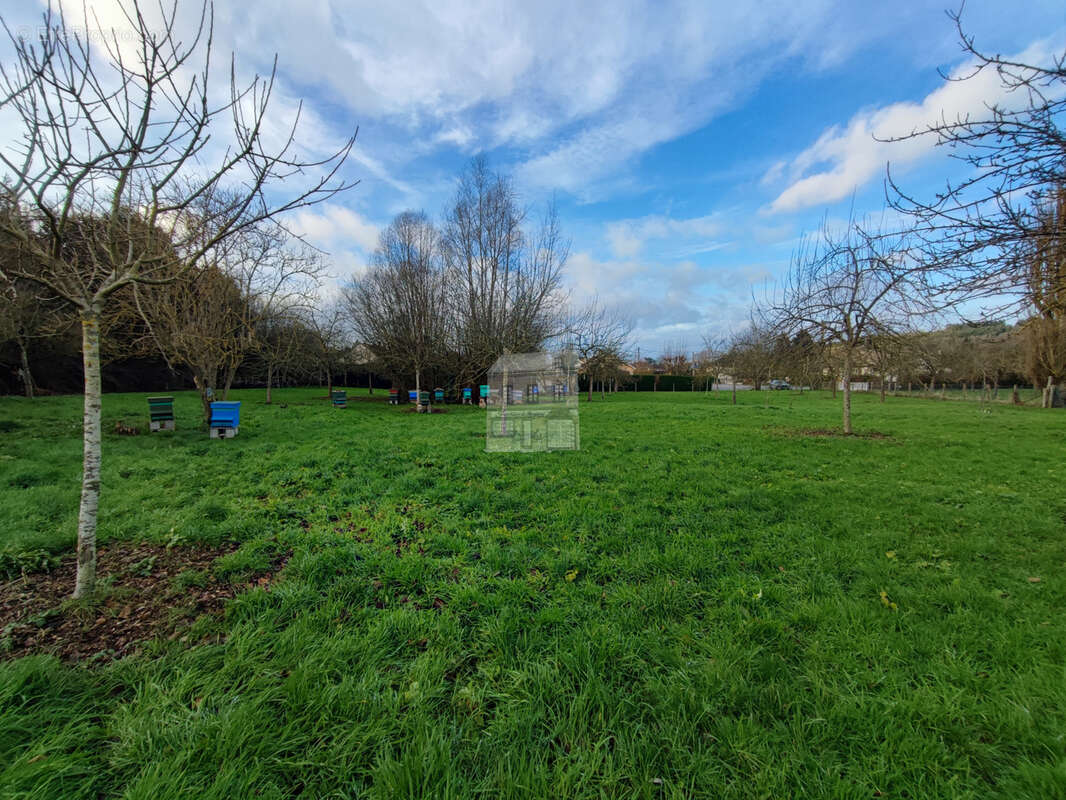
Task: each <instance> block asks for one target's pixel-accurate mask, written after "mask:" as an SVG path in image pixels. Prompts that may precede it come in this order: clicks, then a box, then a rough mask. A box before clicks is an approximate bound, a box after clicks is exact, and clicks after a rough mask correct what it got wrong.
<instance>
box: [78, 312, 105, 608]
mask: <svg viewBox="0 0 1066 800" xmlns="http://www.w3.org/2000/svg"><path fill="white" fill-rule="evenodd" d="M81 330H82V363H83V365H84V368H85V416H84V420H83V422H82V438H83V447H84V457H83V465H82V480H81V507H80V509H79V511H78V574H77V578H76V580H75V584H74V597H76V598H81V597H88V596H90V595H91V594H92V593H93V591H94V590H95V588H96V520H97V512H98V510H99V507H100V451H101V431H100V428H101V422H100V405H101V403H100V394H101V386H100V315H99V311H98V310H97V309H90V310H89V311H85V312H83V313H82V319H81Z"/></svg>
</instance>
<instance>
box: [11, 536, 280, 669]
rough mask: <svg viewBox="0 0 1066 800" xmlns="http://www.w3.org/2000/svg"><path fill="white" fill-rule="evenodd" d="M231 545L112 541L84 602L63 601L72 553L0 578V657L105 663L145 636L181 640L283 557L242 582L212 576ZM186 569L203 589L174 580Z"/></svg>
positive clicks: (265, 578) (265, 577)
mask: <svg viewBox="0 0 1066 800" xmlns="http://www.w3.org/2000/svg"><path fill="white" fill-rule="evenodd" d="M237 547H238V545H237V544H226V545H223V546H221V547H172V548H167V547H164V546H162V545H154V544H136V543H114V544H112V545H110V546H108V547H106V548H103V549H101V550H100V551H99V553H98V554H97V580H98V581H101V582H102V583H103V584H104V585H105V586H107V585H108V583H109V581H108V578H109V577H110V578H113V581H110V586H109V588H107V589H106V590H105V593H104V594H103V596H102V597H101V598H100V599H99V600H98V601H97V602H95V603H93V604H91V605H87V604H81V603H76V602H73V601H70V593H71V591H73V588H74V577H75V573H76V569H77V561H76V558H75V557H74V555H69V556H66V557H64V558H63V559H62V561H60V563H59V565H58V566H57V567H55V568H54V569H52V570H49V571H48V572H35V573H29V574H25V575H23V576H22V577H20V578H17V579H16V580H12V581H5V582H4V583H0V658H19V657H21V656H26V655H30V654H32V653H52V654H53V655H55V656H57V657H58V658H59V659H61V660H63V661H67V662H78V661H86V660H89V659H92V660H93V661H94V662H99V661H109V660H113V659H119V658H123V657H125V656H127V655H131V654H134V653H136V652H137V651H138V650H139V649H140V645H141V644H142V643H144V642H145V641H147V640H150V639H155V638H157V637H166V638H168V639H172V640H173V639H180V638H182V635H183V633H184V631H185V630H186V629H188V628H189V626H190V625H192V623H193V622H194V621H195V620H196V619H197V618H198V617H200V616H201V615H203V614H220V613H221V612H222V609H223V607H224V606H225V604H226V601H228V600H229V599H230V598H232V597H233V596H234V595H236V594H237V593H238V592H240V591H242V590H244V589H246V588H250V587H253V586H264V585H267V584H269V583H270V582H271V580H272V579H273V577H274V575H275V574H276V573H277V572H278V571H279V570H280V569H281V568H282V567H283V566H284V563H285V561H287V560H288V556H287V555H286V556H283V557H280V558H278V559H276V561H275V562H274V563H273V564H272V565H271V569H270V571H268V572H264V573H259V574H257V575H253V576H252V578H251V580H250V581H249V582H246V583H239V584H235V583H231V582H229V581H225V580H220V579H218V578H217V577H216V576H214V575H213V574H211V573H210V571H209V568H210V566H211V564H212V562H214V560H215V559H216V558H218V557H219V556H222V555H225V554H227V553H231V552H233V551H234V550H236V549H237ZM189 570H197V571H200V570H202V571H204V572H205V574H204V575H203V576H202V578H201V579H200V580H198V581H196V582H195V583H202V584H203V585H202V586H201V585H187V586H180V585H179V584H178V582H176V581H175V580H174V578H176V577H177V576H178V575H179V574H180V573H182V572H186V571H189ZM198 577H200V576H198ZM190 583H192V582H190ZM182 640H183V641H184V639H182Z"/></svg>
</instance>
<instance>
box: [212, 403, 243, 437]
mask: <svg viewBox="0 0 1066 800" xmlns="http://www.w3.org/2000/svg"><path fill="white" fill-rule="evenodd" d="M240 424H241V404H240V403H239V402H234V403H231V402H223V401H218V402H214V403H212V404H211V438H212V439H232V438H233V437H234V436H236V435H237V429H238V428H239V427H240Z"/></svg>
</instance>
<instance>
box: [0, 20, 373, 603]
mask: <svg viewBox="0 0 1066 800" xmlns="http://www.w3.org/2000/svg"><path fill="white" fill-rule="evenodd" d="M119 8H120V9H121V12H122V14H123V17H124V27H125V28H126V30H124V31H122V32H118V31H114V30H111V31H102V34H103V35H102V36H94V37H92V39H91V40H90V39H88V38H87V37H86V36H85V35H83V32H84V31H88V30H96V31H99V30H100V28H101V26H100V24H99V22H98V21H97V20H95V19H94V18H92V17H90V14H89V11H88V10H86V11H85V12H84V17H83V19H82V20H80V24H77V23H76V24H73V25H70V24H68V22H67V19H66V18H65V16H64V15H63V12H62V11H60V12H58V13H54V12H53V11H52V10H49V11H47V12H45V14H44V18H43V25H42V27H41V28H40V31H39V37H38V38H36V39H29V38H25V37H22V36H15V35H13V36H11V47H12V59H13V62H12V63H10V64H8V65H7V66H5V67H4V69H3V72H2V74H0V105H2V107H3V108H4V109H5V110H6V111H7V112H8V113H9V114H10V115H11V116H12V117H13V118H14V119H15V120H17V122H18V124H19V125H20V128H21V132H20V136H19V137H18V138H17V139H16V140H14V141H11V142H9V143H6V144H5V145H4V146H3V147H0V163H2V164H3V167H4V169H5V170H7V171H8V173H9V183H8V184H7V185H5V186H4V189H3V191H4V195H5V197H4V200H5V206H6V207H7V208H8V209H10V210H9V212H8V213H4V214H3V215H0V234H2V235H3V237H5V239H7V240H8V243H9V244H13V245H15V246H17V247H21V248H22V249H23V250H24V251H25V252H26V253H27V254H28V256H29V257H31V258H32V260H33V261H35V262H36V263H37V264H39V265H40V268H39V269H35V270H34V272H33V274H20V273H19V272H17V271H16V273H15V274H16V276H17V277H26V278H29V279H31V280H36V281H38V282H39V283H41V284H43V285H45V286H47V287H48V288H49V289H51V290H52V291H54V292H55V293H56V294H58V295H59V296H61V297H63V298H64V299H65V300H67V301H68V302H70V303H71V304H72V305H73V306H74V307H75V308H76V309H77V311H78V314H79V317H80V319H81V325H82V358H83V362H84V373H85V413H84V425H83V428H84V462H83V475H82V491H81V505H80V511H79V516H78V547H77V555H78V569H77V579H76V583H75V588H74V595H75V597H84V596H87V595H89V594H91V593H92V592H93V590H94V587H95V581H96V521H97V514H98V509H99V500H100V463H101V425H100V418H101V408H100V406H101V398H100V391H101V390H100V321H101V317H102V315H103V314H104V312H105V309H106V308H107V306H108V304H109V302H110V300H111V298H112V296H113V295H114V294H115V293H116V292H118V291H120V290H121V289H123V288H124V287H127V286H129V285H131V284H134V283H139V284H151V283H153V282H160V281H163V282H165V281H170V280H173V279H174V277H175V276H176V274H178V273H180V271H181V270H182V269H192V268H194V267H195V266H196V265H198V264H200V263H202V262H203V261H204V260H205V259H206V258H207V256H208V255H209V254H210V253H211V252H212V251H213V250H214V249H215V248H216V247H218V246H220V245H221V244H222V243H223V242H224V241H225V240H226V239H227V238H228V237H230V236H231V235H233V234H234V233H236V232H237V231H239V230H241V229H242V228H244V227H247V226H249V225H254V224H256V223H258V222H261V221H263V220H266V219H270V218H273V217H275V216H276V215H278V214H281V213H283V212H284V211H286V210H289V209H293V208H298V207H301V206H306V205H308V204H310V203H314V202H317V201H321V200H325V199H327V198H329V197H332V196H334V195H335V194H336V193H337V192H339V191H341V190H343V189H345V188H347V187H348V185H349V184H347V183H345V182H343V181H341V180H338V178H339V169H340V167H341V166H342V164H343V163H344V161H345V158H346V156H347V154H348V152H349V150H350V148H351V146H352V144H353V143H354V135H353V136H352V137H351V138H350V139H349V140H348V141H347V142H345V143H344V145H343V146H341V147H340V149H339V150H338V151H337V152H336V153H334V154H333V155H332V156H330V157H328V158H326V159H325V160H322V161H319V162H317V163H308V162H306V161H304V160H302V159H301V158H299V157H298V156H296V155H295V149H294V148H295V134H296V124H297V123H296V122H294V123H293V126H292V129H291V130H290V131H289V133H288V135H286V136H283V137H282V139H281V142H282V143H281V144H280V145H279V146H278V147H276V148H274V149H269V148H268V147H267V146H266V145H265V143H264V139H265V137H264V134H263V131H264V125H265V123H266V122H267V115H268V107H269V102H270V98H271V94H272V90H273V86H274V79H275V73H274V72H273V71H272V72H271V74H270V75H269V76H267V77H266V78H265V79H264V78H260V77H258V76H257V77H255V78H253V79H252V80H251V81H250V82H249V83H248V84H246V85H243V86H241V85H239V84H238V83H237V81H236V78H235V77H231V84H230V87H229V88H230V91H229V92H228V93H227V94H226V96H225V99H223V100H222V101H220V102H216V101H215V96H214V94H213V93H212V92H211V91H210V86H209V78H210V75H211V61H210V55H211V35H212V22H213V20H212V12H211V7H210V6H209V5H207V4H206V3H205V4H202V5H199V6H197V12H196V14H195V15H194V16H193V18H192V20H193V31H194V32H193V35H191V36H188V37H185V36H182V35H180V34H179V33H178V31H179V28H180V27H182V24H183V22H184V21H185V17H183V16H182V15H181V14H179V10H180V9H181V8H182V7H181V6H179V4H178V3H176V2H175V3H174V4H173V5H170V6H169V7H159V8H158V11H159V14H158V15H157V18H155V19H149V16H147V15H146V13H145V9H144V8H143V7H142V6H141V5H140V3H139V2H138V0H126V2H124V3H120V5H119ZM155 10H156V7H153V11H155ZM230 74H231V76H235V75H236V69H235V68H234V69H232V70H231V73H230ZM212 85H213V84H212ZM297 121H298V117H297ZM209 140H210V141H212V142H214V141H220V142H228V143H229V146H228V147H227V148H226V149H224V150H222V151H218V152H215V151H214V150H212V149H209V148H208V142H209ZM227 185H228V186H237V187H239V189H238V190H237V191H235V192H234V193H233V194H232V195H231V201H230V202H228V203H222V204H219V205H218V206H215V207H214V208H213V211H212V218H210V219H207V220H204V219H200V218H195V215H192V214H191V213H190V212H191V209H192V208H193V206H194V205H195V204H196V203H197V201H198V200H199V199H200V198H202V197H204V196H206V195H208V194H210V193H212V192H213V191H215V190H216V189H219V188H221V187H223V186H227ZM268 187H274V189H275V190H276V191H272V192H271V193H270V194H269V195H268V194H267V192H266V191H265V190H266V189H267V188H268ZM84 219H92V220H98V221H99V224H89V225H86V224H79V220H84ZM203 224H207V225H208V226H209V228H210V230H212V231H213V232H212V234H211V235H210V236H207V237H204V236H201V235H199V229H200V226H201V225H203ZM82 237H88V238H89V239H90V241H87V242H86V241H81V242H78V241H76V240H78V239H79V238H82ZM73 245H77V246H73ZM4 269H5V270H6V269H7V266H6V264H5V266H4Z"/></svg>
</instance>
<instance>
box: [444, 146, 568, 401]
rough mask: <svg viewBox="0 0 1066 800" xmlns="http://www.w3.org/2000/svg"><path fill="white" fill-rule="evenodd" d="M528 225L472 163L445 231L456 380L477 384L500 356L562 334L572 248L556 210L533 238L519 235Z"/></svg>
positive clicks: (507, 185)
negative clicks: (563, 290) (565, 278)
mask: <svg viewBox="0 0 1066 800" xmlns="http://www.w3.org/2000/svg"><path fill="white" fill-rule="evenodd" d="M525 217H526V214H525V211H524V210H523V209H522V208H521V207H520V206H519V203H518V196H517V194H516V192H515V190H514V187H513V185H512V183H511V181H510V180H509V179H508V178H506V177H504V176H502V175H498V174H495V173H493V172H491V171H490V170H489V168H488V165H487V164H486V162H485V160H484V159H482V158H478V159H475V160H474V161H473V162H472V163H471V165H470V167H469V168H468V169H467V170H466V171H465V172H464V173H463V175H462V176H461V177H460V180H459V186H458V188H457V190H456V194H455V198H454V200H453V201H452V203H451V205H450V207H449V209H448V211H447V214H446V216H445V220H444V225H443V230H442V242H443V246H444V256H445V259H446V264H447V266H448V270H449V277H448V285H449V295H450V298H451V303H450V310H451V314H452V318H453V319H454V321H455V334H454V336H455V341H456V349H457V354H458V362H459V372H460V375H459V377H460V380H463V381H472V380H476V379H477V378H478V377H480V376H481V375H483V374H484V373H485V371H486V370H487V369H488V368H489V367H490V366H491V365H492V363H493V362H494V361H495V360H496V359H497V358H498V357H499V356H500V354H501V353H503V352H504V351H510V352H512V353H520V352H526V351H531V350H535V349H537V348H538V347H540V346H541V345H542V344H543V343H544V342H545V341H546V340H548V339H550V338H552V337H553V336H556V335H558V334H560V333H562V331H563V329H564V326H565V319H564V315H563V301H564V298H563V297H562V295H561V291H560V288H561V276H562V269H563V266H564V265H565V263H566V259H567V255H568V252H569V243H568V242H566V241H565V239H564V238H563V236H562V234H561V232H560V229H559V224H558V218H557V215H556V212H555V207H554V204H552V205H549V207H548V209H547V212H546V214H545V217H544V219H543V221H542V223H541V225H540V227H539V229H538V231H537V232H536V233H535V234H533V235H528V234H526V233H525V231H524V230H523V224H524V223H525Z"/></svg>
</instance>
